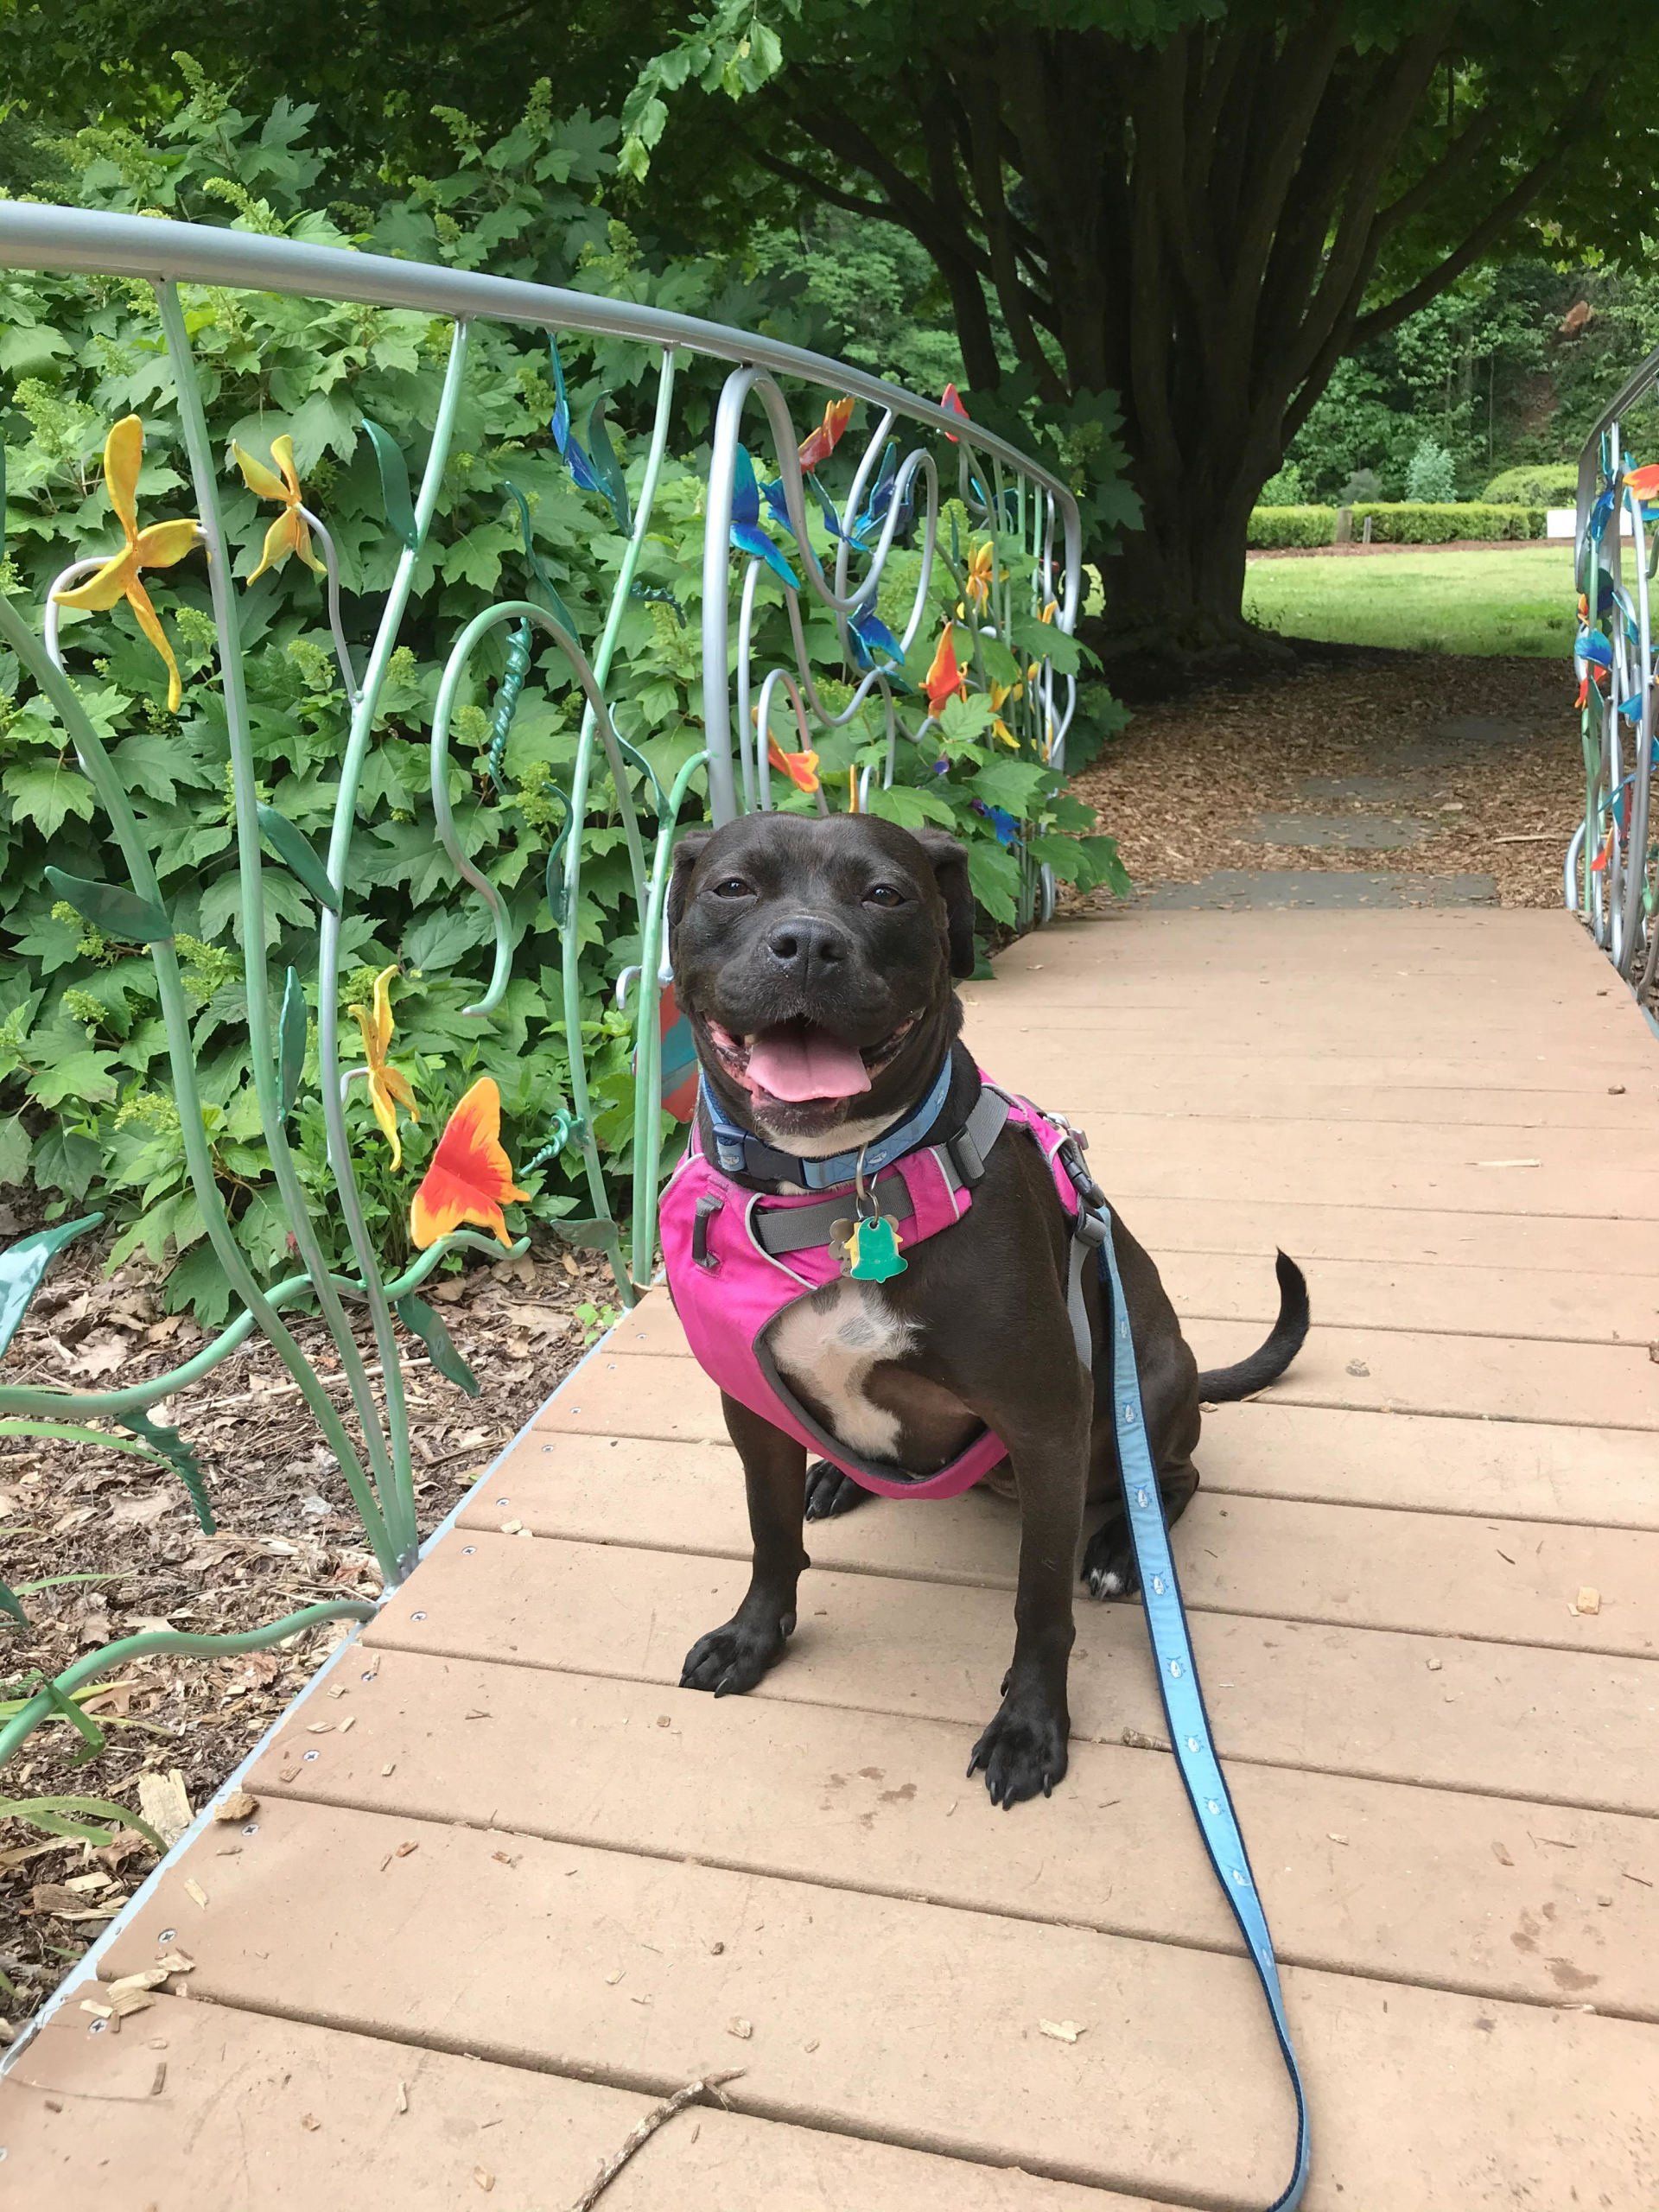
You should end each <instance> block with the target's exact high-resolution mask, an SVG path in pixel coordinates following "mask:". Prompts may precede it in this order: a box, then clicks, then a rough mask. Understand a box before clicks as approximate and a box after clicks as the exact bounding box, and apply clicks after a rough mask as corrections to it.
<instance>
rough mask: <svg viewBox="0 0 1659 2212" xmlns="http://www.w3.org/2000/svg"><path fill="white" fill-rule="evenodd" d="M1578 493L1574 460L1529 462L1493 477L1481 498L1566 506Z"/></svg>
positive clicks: (1523, 503)
mask: <svg viewBox="0 0 1659 2212" xmlns="http://www.w3.org/2000/svg"><path fill="white" fill-rule="evenodd" d="M1578 496H1579V464H1578V462H1577V461H1529V462H1528V463H1527V464H1526V466H1525V467H1523V468H1506V469H1503V471H1502V472H1501V473H1500V474H1497V476H1494V477H1493V479H1492V480H1491V483H1490V484H1489V485H1488V486H1486V489H1485V491H1484V493H1482V494H1481V497H1482V498H1483V499H1491V500H1495V501H1496V502H1497V505H1499V506H1508V505H1511V504H1512V503H1515V502H1519V504H1520V505H1522V506H1523V507H1570V506H1571V505H1572V504H1573V501H1574V500H1575V499H1577V498H1578Z"/></svg>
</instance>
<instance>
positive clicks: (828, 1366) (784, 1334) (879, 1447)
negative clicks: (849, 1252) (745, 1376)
mask: <svg viewBox="0 0 1659 2212" xmlns="http://www.w3.org/2000/svg"><path fill="white" fill-rule="evenodd" d="M918 1334H919V1331H918V1329H917V1327H916V1326H915V1325H914V1324H912V1323H911V1322H908V1321H901V1320H900V1319H899V1317H898V1315H897V1314H896V1313H894V1312H893V1308H892V1306H890V1305H889V1304H888V1303H887V1299H886V1298H885V1297H884V1296H883V1295H882V1293H881V1291H880V1287H878V1286H877V1285H876V1284H874V1283H867V1282H838V1283H831V1284H830V1285H829V1287H827V1288H826V1289H824V1290H821V1291H819V1292H817V1294H815V1295H814V1296H813V1297H811V1298H803V1299H801V1300H798V1302H797V1303H796V1304H795V1305H793V1306H787V1307H785V1310H784V1312H783V1313H781V1314H779V1317H778V1319H777V1320H776V1321H775V1322H774V1323H773V1325H772V1330H771V1332H770V1338H769V1342H770V1344H771V1348H772V1357H773V1359H774V1360H775V1361H776V1362H777V1365H778V1371H779V1374H780V1375H781V1376H783V1378H784V1380H785V1382H786V1383H788V1384H789V1385H790V1386H791V1389H796V1390H802V1389H804V1391H805V1392H806V1393H807V1394H808V1395H810V1397H811V1398H812V1399H813V1401H814V1402H816V1403H817V1404H818V1405H821V1406H822V1407H823V1408H824V1412H825V1416H826V1418H825V1423H824V1425H825V1427H827V1428H828V1429H829V1433H830V1434H831V1435H832V1436H834V1437H835V1439H836V1441H837V1442H838V1443H841V1444H844V1445H846V1446H847V1447H848V1449H849V1451H851V1452H856V1453H857V1454H858V1456H859V1457H860V1458H861V1459H889V1460H890V1459H895V1458H896V1457H897V1456H898V1450H899V1418H898V1415H897V1414H891V1413H889V1412H887V1409H886V1408H884V1407H881V1406H878V1405H877V1404H876V1403H875V1402H874V1399H872V1398H870V1397H869V1396H868V1395H866V1391H865V1387H864V1386H865V1384H866V1383H867V1382H868V1379H869V1376H870V1371H871V1370H872V1369H873V1368H874V1367H877V1366H879V1365H880V1363H881V1362H882V1361H883V1360H888V1359H900V1358H902V1357H904V1355H905V1354H906V1352H908V1351H910V1350H911V1349H912V1346H913V1345H914V1344H915V1342H916V1339H917V1337H918Z"/></svg>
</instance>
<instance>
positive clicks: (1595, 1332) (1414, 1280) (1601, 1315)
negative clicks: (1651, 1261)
mask: <svg viewBox="0 0 1659 2212" xmlns="http://www.w3.org/2000/svg"><path fill="white" fill-rule="evenodd" d="M1654 1243H1655V1257H1656V1259H1659V1236H1656V1238H1655V1240H1654ZM1158 1271H1159V1273H1160V1274H1161V1275H1162V1277H1163V1279H1164V1287H1165V1288H1166V1290H1167V1291H1168V1293H1169V1294H1170V1297H1171V1298H1172V1299H1173V1301H1174V1304H1175V1310H1176V1312H1177V1313H1180V1314H1182V1315H1187V1316H1192V1317H1193V1318H1195V1319H1196V1318H1198V1317H1203V1318H1204V1319H1215V1320H1238V1321H1248V1322H1250V1323H1252V1324H1253V1325H1255V1326H1257V1327H1258V1328H1260V1327H1264V1326H1265V1325H1267V1324H1268V1323H1269V1322H1271V1321H1272V1320H1273V1319H1274V1316H1275V1315H1276V1314H1277V1313H1278V1310H1279V1286H1278V1282H1277V1281H1276V1279H1275V1277H1274V1272H1273V1262H1272V1255H1271V1254H1270V1253H1255V1254H1251V1255H1249V1256H1248V1257H1247V1256H1245V1255H1243V1254H1234V1253H1217V1252H1171V1253H1168V1254H1166V1255H1165V1256H1164V1257H1163V1258H1162V1259H1161V1260H1160V1262H1159V1270H1158ZM1310 1291H1311V1294H1312V1296H1313V1300H1314V1313H1315V1315H1316V1317H1317V1319H1318V1322H1319V1326H1320V1327H1321V1328H1324V1327H1327V1326H1332V1325H1335V1326H1338V1327H1342V1328H1375V1329H1410V1330H1418V1331H1423V1330H1427V1331H1430V1332H1435V1333H1437V1334H1442V1335H1450V1336H1481V1337H1511V1338H1513V1337H1548V1338H1558V1339H1560V1340H1561V1341H1563V1342H1567V1343H1579V1344H1617V1343H1618V1342H1619V1341H1620V1340H1621V1339H1622V1340H1623V1341H1624V1343H1626V1344H1630V1343H1632V1342H1634V1343H1637V1344H1648V1343H1649V1342H1650V1341H1652V1340H1653V1339H1654V1338H1659V1274H1646V1275H1632V1276H1621V1275H1609V1274H1593V1273H1588V1272H1587V1273H1586V1274H1583V1275H1573V1274H1567V1273H1566V1272H1565V1271H1564V1270H1560V1269H1555V1268H1467V1267H1464V1268H1459V1267H1448V1266H1446V1265H1444V1264H1441V1263H1439V1262H1428V1261H1395V1262H1386V1261H1385V1262H1377V1261H1373V1260H1319V1261H1318V1262H1313V1263H1311V1272H1310Z"/></svg>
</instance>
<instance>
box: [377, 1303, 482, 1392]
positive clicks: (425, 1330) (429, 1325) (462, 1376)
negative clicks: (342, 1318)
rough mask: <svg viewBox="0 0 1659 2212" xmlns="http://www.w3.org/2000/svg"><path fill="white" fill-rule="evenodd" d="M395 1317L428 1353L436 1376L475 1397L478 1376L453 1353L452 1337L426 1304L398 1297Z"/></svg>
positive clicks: (477, 1390) (477, 1387)
mask: <svg viewBox="0 0 1659 2212" xmlns="http://www.w3.org/2000/svg"><path fill="white" fill-rule="evenodd" d="M397 1314H398V1319H400V1320H401V1321H402V1322H403V1324H404V1327H405V1328H406V1329H408V1330H410V1332H412V1334H414V1335H415V1336H417V1337H418V1338H420V1340H421V1342H422V1343H423V1344H424V1345H425V1346H426V1348H427V1350H428V1351H429V1352H430V1353H431V1355H432V1364H433V1366H434V1367H435V1368H436V1369H437V1370H438V1372H439V1374H440V1375H442V1376H444V1377H445V1378H446V1379H447V1380H448V1381H449V1382H451V1383H455V1384H457V1385H458V1386H459V1388H460V1389H463V1390H464V1391H465V1392H466V1393H467V1396H468V1397H469V1398H475V1397H477V1395H478V1394H479V1390H480V1387H481V1386H480V1383H479V1379H478V1377H477V1376H476V1375H474V1372H473V1370H472V1369H471V1368H470V1367H468V1366H467V1363H466V1361H465V1360H464V1359H463V1358H462V1357H461V1354H460V1353H459V1352H458V1351H456V1350H455V1342H454V1338H453V1337H452V1336H451V1335H450V1333H449V1332H448V1329H447V1328H445V1326H444V1325H443V1322H442V1319H440V1318H439V1316H438V1315H437V1314H436V1313H434V1312H433V1310H432V1308H431V1307H430V1306H429V1305H428V1304H427V1303H426V1301H425V1300H423V1299H420V1298H415V1297H413V1296H411V1297H408V1298H400V1299H399V1300H397Z"/></svg>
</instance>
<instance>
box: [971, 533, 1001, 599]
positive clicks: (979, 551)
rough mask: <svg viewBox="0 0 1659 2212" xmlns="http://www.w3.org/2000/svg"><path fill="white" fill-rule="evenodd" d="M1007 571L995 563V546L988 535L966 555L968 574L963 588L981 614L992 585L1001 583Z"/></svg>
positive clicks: (989, 595)
mask: <svg viewBox="0 0 1659 2212" xmlns="http://www.w3.org/2000/svg"><path fill="white" fill-rule="evenodd" d="M1006 575H1007V571H1006V570H1003V569H998V567H997V565H996V548H995V544H994V543H992V541H991V540H990V539H989V538H987V539H986V540H985V542H984V543H983V544H982V545H976V546H975V548H974V550H973V551H972V552H971V553H970V554H969V556H968V576H967V582H966V584H965V586H964V588H965V589H966V591H967V594H968V596H969V599H970V600H972V601H973V603H974V605H975V606H976V607H978V609H979V611H980V613H984V612H985V609H986V608H987V607H988V606H989V605H990V603H991V589H992V587H993V585H995V584H1000V583H1001V582H1003V581H1004V580H1005V577H1006Z"/></svg>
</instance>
